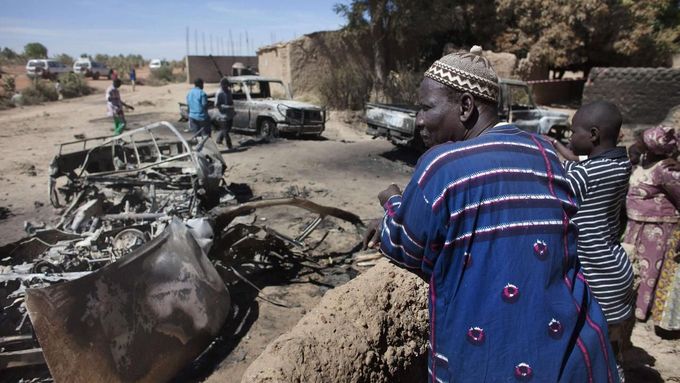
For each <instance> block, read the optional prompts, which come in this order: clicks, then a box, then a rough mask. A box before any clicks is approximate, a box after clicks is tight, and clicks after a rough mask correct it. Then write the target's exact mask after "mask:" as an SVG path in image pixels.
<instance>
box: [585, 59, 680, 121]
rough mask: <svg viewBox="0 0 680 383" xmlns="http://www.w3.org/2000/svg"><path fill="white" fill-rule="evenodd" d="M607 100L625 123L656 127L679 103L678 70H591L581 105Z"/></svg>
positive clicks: (679, 84) (679, 72)
mask: <svg viewBox="0 0 680 383" xmlns="http://www.w3.org/2000/svg"><path fill="white" fill-rule="evenodd" d="M596 100H608V101H611V102H613V103H615V104H616V105H617V106H618V107H619V109H621V113H622V114H623V121H624V123H628V124H633V123H634V124H657V123H659V122H661V121H662V120H663V119H664V117H666V114H667V113H668V111H669V110H670V109H671V108H672V107H674V106H675V105H678V104H680V69H672V68H593V69H592V70H591V71H590V74H589V76H588V81H587V82H586V84H585V87H584V90H583V103H587V102H592V101H596Z"/></svg>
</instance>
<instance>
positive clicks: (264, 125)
mask: <svg viewBox="0 0 680 383" xmlns="http://www.w3.org/2000/svg"><path fill="white" fill-rule="evenodd" d="M257 133H258V134H259V135H260V137H263V138H276V137H278V136H279V130H278V129H277V127H276V121H274V120H272V119H271V118H263V119H262V120H260V123H259V124H258V126H257Z"/></svg>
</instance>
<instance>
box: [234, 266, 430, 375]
mask: <svg viewBox="0 0 680 383" xmlns="http://www.w3.org/2000/svg"><path fill="white" fill-rule="evenodd" d="M427 334H428V313H427V284H426V283H425V282H423V281H422V280H421V279H420V278H418V277H417V276H415V275H414V274H412V273H410V272H408V271H405V270H402V269H400V268H398V267H396V266H394V265H392V264H390V263H389V262H388V261H387V260H381V261H379V262H378V263H377V265H376V266H374V267H373V268H372V269H370V270H368V271H366V272H365V273H363V274H362V275H360V276H359V277H357V278H355V279H353V280H352V281H350V282H348V283H347V284H345V285H343V286H341V287H337V288H335V289H334V290H332V291H329V292H328V293H327V294H326V295H325V296H324V297H323V299H322V300H321V302H320V303H319V305H317V307H315V308H314V309H313V310H312V311H310V312H309V313H307V314H306V315H305V316H304V317H303V318H302V319H301V320H300V321H299V322H298V324H297V325H295V327H294V328H293V329H292V330H291V331H289V332H288V333H285V334H283V335H281V336H280V337H279V338H278V339H276V340H275V341H274V342H272V343H271V344H270V345H269V346H267V348H266V349H265V351H264V352H263V353H262V354H261V355H260V356H259V357H258V358H257V359H256V360H255V361H254V362H253V363H252V364H251V365H250V367H248V369H247V370H246V373H245V374H244V375H243V378H242V380H241V381H242V382H248V383H258V382H309V383H314V382H331V381H332V382H413V381H420V380H421V378H422V377H423V376H426V374H427V371H426V369H427V361H426V359H427V347H426V342H427V336H428V335H427Z"/></svg>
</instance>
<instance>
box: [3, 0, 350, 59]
mask: <svg viewBox="0 0 680 383" xmlns="http://www.w3.org/2000/svg"><path fill="white" fill-rule="evenodd" d="M342 2H347V1H343V0H279V1H276V0H250V1H248V0H226V1H210V0H208V1H180V0H165V1H147V0H138V1H128V0H116V1H113V2H111V1H105V0H98V1H97V0H58V1H49V0H45V1H36V0H19V1H16V0H0V47H2V48H4V47H9V48H11V49H13V50H14V51H16V52H23V49H24V45H26V44H27V43H29V42H39V43H42V44H43V45H45V46H46V47H47V49H48V54H49V56H50V57H52V56H55V55H57V54H60V53H66V54H68V55H71V56H74V57H78V56H80V55H81V54H83V53H87V54H89V55H92V56H94V55H95V54H97V53H103V54H109V55H111V54H116V55H117V54H121V53H122V54H124V55H127V54H141V55H142V56H144V58H147V59H152V58H160V59H167V60H178V59H181V58H182V57H184V55H186V53H187V41H186V40H187V39H186V36H187V28H189V49H190V54H192V55H193V54H197V53H198V54H204V53H206V54H207V53H212V54H214V55H219V54H227V55H228V54H231V52H232V51H231V44H230V43H229V31H230V30H231V36H232V41H233V42H234V54H236V55H239V54H243V55H255V51H256V50H257V48H258V47H261V46H265V45H269V44H271V43H272V42H280V41H288V40H292V39H293V38H295V37H300V36H301V35H303V34H307V33H311V32H316V31H324V30H335V29H339V28H340V27H341V26H342V25H343V23H344V20H343V18H342V17H341V16H339V15H337V14H335V12H334V11H333V5H334V4H336V3H342ZM246 34H247V35H248V40H249V41H248V44H246ZM211 35H212V41H213V44H212V51H211V48H210V36H211ZM204 36H205V37H204ZM203 39H205V50H204V45H203ZM196 41H198V45H197V46H196ZM239 41H240V43H239ZM239 46H240V50H239ZM196 48H198V49H196Z"/></svg>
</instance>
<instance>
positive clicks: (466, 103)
mask: <svg viewBox="0 0 680 383" xmlns="http://www.w3.org/2000/svg"><path fill="white" fill-rule="evenodd" d="M474 111H475V98H474V96H472V95H471V94H470V93H468V92H465V93H463V94H462V95H461V96H460V120H461V121H462V122H463V123H465V122H467V121H468V120H470V117H471V116H472V115H473V113H474Z"/></svg>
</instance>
